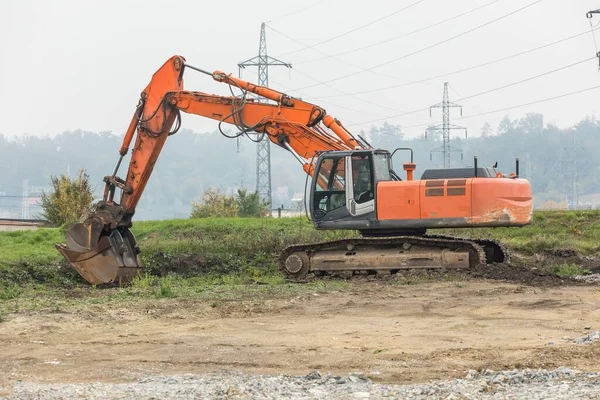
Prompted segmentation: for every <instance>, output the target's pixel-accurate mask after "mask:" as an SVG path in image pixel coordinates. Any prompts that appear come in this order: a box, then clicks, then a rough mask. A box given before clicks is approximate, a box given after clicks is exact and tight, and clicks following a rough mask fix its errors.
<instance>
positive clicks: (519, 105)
mask: <svg viewBox="0 0 600 400" xmlns="http://www.w3.org/2000/svg"><path fill="white" fill-rule="evenodd" d="M596 89H600V85H597V86H592V87H589V88H586V89H580V90H576V91H574V92H569V93H563V94H560V95H558V96H553V97H547V98H545V99H541V100H535V101H531V102H529V103H523V104H518V105H514V106H509V107H504V108H499V109H496V110H491V111H485V112H481V113H478V114H472V115H467V116H463V117H458V118H454V120H463V119H469V118H475V117H480V116H483V115H488V114H494V113H499V112H503V111H509V110H513V109H515V108H521V107H527V106H531V105H535V104H539V103H545V102H548V101H552V100H557V99H561V98H564V97H569V96H574V95H576V94H580V93H584V92H589V91H592V90H596ZM429 125H430V124H415V125H407V126H403V128H418V127H423V126H429Z"/></svg>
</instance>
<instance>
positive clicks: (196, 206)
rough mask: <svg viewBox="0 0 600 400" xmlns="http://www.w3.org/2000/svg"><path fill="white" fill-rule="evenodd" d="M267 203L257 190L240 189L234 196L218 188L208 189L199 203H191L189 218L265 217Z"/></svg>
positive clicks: (267, 210) (267, 209)
mask: <svg viewBox="0 0 600 400" xmlns="http://www.w3.org/2000/svg"><path fill="white" fill-rule="evenodd" d="M267 215H269V204H268V203H267V202H264V201H262V200H261V198H260V196H259V195H258V192H251V193H249V192H248V191H247V190H246V189H240V190H238V192H237V195H236V196H235V197H231V196H227V195H225V194H223V193H221V191H220V190H219V189H214V188H212V189H208V190H206V191H205V192H204V194H203V195H202V201H201V202H200V203H193V204H192V214H191V215H190V217H191V218H210V217H266V216H267Z"/></svg>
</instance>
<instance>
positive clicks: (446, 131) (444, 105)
mask: <svg viewBox="0 0 600 400" xmlns="http://www.w3.org/2000/svg"><path fill="white" fill-rule="evenodd" d="M434 108H441V109H442V113H443V121H442V123H441V124H438V125H435V126H430V127H429V128H427V129H426V130H425V138H427V133H428V132H429V131H432V130H434V131H439V130H440V129H441V130H442V140H443V142H442V146H440V147H438V148H435V149H433V150H431V151H430V152H429V158H430V159H432V154H433V153H440V152H441V153H444V168H450V153H453V152H454V153H460V156H461V159H462V150H461V149H457V148H456V147H452V146H450V131H451V130H453V129H464V130H465V138H466V137H467V128H465V127H463V126H458V125H454V124H451V123H450V109H451V108H460V115H461V116H462V106H461V105H458V104H456V103H452V102H451V101H450V99H449V97H448V82H444V97H443V99H442V102H441V103H437V104H434V105H432V106H431V107H429V116H430V117H431V110H432V109H434Z"/></svg>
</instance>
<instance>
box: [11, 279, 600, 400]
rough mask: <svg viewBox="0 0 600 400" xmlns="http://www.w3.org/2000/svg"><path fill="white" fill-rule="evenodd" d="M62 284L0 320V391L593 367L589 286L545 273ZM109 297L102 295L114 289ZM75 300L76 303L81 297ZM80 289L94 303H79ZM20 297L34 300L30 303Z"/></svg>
mask: <svg viewBox="0 0 600 400" xmlns="http://www.w3.org/2000/svg"><path fill="white" fill-rule="evenodd" d="M118 290H121V289H105V290H102V289H89V290H87V291H86V290H81V289H78V290H73V291H72V292H69V291H66V292H65V293H63V295H64V296H65V298H70V301H69V302H67V303H63V304H62V305H61V306H60V307H56V309H52V308H51V307H50V308H48V306H47V305H44V306H40V307H39V309H38V310H36V307H31V306H29V309H28V310H27V311H21V312H18V313H10V314H7V315H4V320H3V322H1V323H0V348H1V349H2V351H0V365H2V368H0V388H3V389H2V390H4V391H8V392H6V393H1V392H0V395H2V394H4V395H6V394H9V392H10V390H11V389H10V388H11V387H13V385H14V384H15V382H17V381H18V380H23V381H37V382H89V381H103V382H127V381H133V380H136V379H139V378H140V377H144V376H155V375H164V374H180V373H204V372H211V371H224V370H226V371H240V372H248V373H260V374H291V375H306V374H307V373H309V372H311V371H313V370H319V371H321V373H323V374H325V373H327V372H330V373H332V374H350V373H359V374H363V375H365V376H366V377H369V378H371V379H372V380H375V381H382V382H393V383H419V382H426V381H430V380H443V379H450V378H457V377H463V376H465V374H467V371H468V370H481V369H485V368H488V369H493V370H511V369H513V368H518V369H524V368H543V369H553V368H556V367H559V366H566V367H569V368H573V369H577V370H582V371H600V364H598V359H599V356H600V343H592V344H587V345H584V344H578V343H576V340H577V339H578V338H581V337H584V336H585V335H589V334H590V332H593V331H594V330H597V329H600V302H599V299H600V287H599V286H598V285H580V284H576V283H568V284H565V282H564V281H562V280H561V279H558V278H554V277H552V278H548V279H547V280H541V281H538V282H537V283H536V284H533V285H532V284H524V283H521V282H519V281H512V282H510V281H506V280H493V279H487V278H481V277H479V278H477V277H471V278H465V279H457V278H455V279H446V280H442V281H435V280H427V279H424V280H421V281H415V282H411V281H406V280H404V281H402V282H401V283H398V282H395V281H393V280H374V281H370V280H367V279H358V280H356V279H355V280H351V281H337V280H333V281H329V282H325V283H323V284H320V283H313V284H305V285H301V284H298V285H292V286H290V287H288V286H285V287H284V288H282V289H276V290H269V289H263V288H260V287H259V288H258V289H256V290H247V289H244V290H236V289H231V288H223V289H222V290H226V291H228V295H227V296H223V295H222V293H219V290H221V289H218V288H217V289H215V290H214V291H213V292H211V293H208V294H203V295H201V296H196V297H183V298H160V299H152V298H142V299H140V298H136V297H135V296H123V297H118V298H116V299H115V298H111V300H106V299H105V297H106V296H108V294H107V293H111V291H118ZM113 294H114V292H113ZM81 298H85V301H83V300H82V301H80V300H81ZM90 298H92V300H94V301H90ZM27 301H33V300H31V299H29V300H27Z"/></svg>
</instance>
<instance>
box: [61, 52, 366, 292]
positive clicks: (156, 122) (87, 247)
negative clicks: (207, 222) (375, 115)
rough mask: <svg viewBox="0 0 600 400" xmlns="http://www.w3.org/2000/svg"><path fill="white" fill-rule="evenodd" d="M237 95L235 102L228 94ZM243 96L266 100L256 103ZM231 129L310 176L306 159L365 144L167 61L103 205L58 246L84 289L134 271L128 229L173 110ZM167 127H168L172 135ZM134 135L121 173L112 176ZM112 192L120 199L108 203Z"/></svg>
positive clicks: (290, 105) (293, 106) (135, 120)
mask: <svg viewBox="0 0 600 400" xmlns="http://www.w3.org/2000/svg"><path fill="white" fill-rule="evenodd" d="M186 68H190V69H194V70H196V71H199V72H201V73H204V74H207V75H210V76H211V77H212V78H213V79H214V80H215V81H218V82H222V83H225V84H227V85H228V86H229V88H230V90H231V93H232V96H218V95H213V94H207V93H203V92H190V91H184V90H183V75H184V71H185V70H186ZM234 90H238V91H241V95H240V96H235V95H233V93H234ZM250 94H253V95H255V96H260V97H262V98H265V99H268V100H270V101H271V103H265V102H258V101H255V99H253V98H250ZM181 111H183V112H185V113H189V114H195V115H199V116H202V117H205V118H210V119H214V120H216V121H219V129H221V128H220V126H221V124H222V123H227V124H231V125H235V126H236V127H237V128H238V129H239V133H238V134H237V135H234V136H228V135H227V134H225V133H224V132H223V131H222V133H224V135H226V136H228V137H236V136H239V135H242V134H250V133H257V134H258V135H259V137H260V138H261V139H262V140H265V139H268V140H270V141H271V142H272V143H274V144H275V145H277V146H279V147H282V148H284V149H286V150H288V151H290V152H291V153H292V154H293V155H294V157H295V158H296V159H297V160H298V161H299V162H301V163H302V166H303V169H304V171H305V172H306V173H307V174H309V175H313V171H314V165H313V164H312V160H313V159H314V157H315V156H316V155H317V154H319V153H320V152H324V151H331V150H352V149H360V148H366V146H365V145H364V144H363V143H361V142H360V141H359V140H357V139H356V138H355V137H354V136H352V134H350V133H349V132H348V131H347V130H346V129H345V128H344V127H343V125H342V124H341V123H340V122H339V121H338V120H337V119H335V118H333V117H332V116H330V115H327V113H326V112H325V110H324V109H322V108H321V107H319V106H316V105H314V104H311V103H308V102H305V101H302V100H300V99H296V98H293V97H290V96H288V95H286V94H285V93H281V92H278V91H275V90H273V89H270V88H267V87H261V86H257V85H254V84H252V83H250V82H246V81H243V80H241V79H238V78H234V77H232V76H231V75H227V74H225V73H223V72H220V71H215V72H213V73H209V72H206V71H204V70H201V69H199V68H196V67H192V66H190V65H187V64H186V62H185V59H184V58H183V57H181V56H174V57H171V58H170V59H169V60H168V61H167V62H166V63H165V64H164V65H163V66H162V67H161V68H160V69H159V70H158V71H156V73H154V75H153V76H152V80H151V81H150V83H149V84H148V86H147V87H146V88H145V89H144V91H143V92H142V93H141V96H140V101H139V104H138V106H137V108H136V110H135V112H134V114H133V117H132V119H131V122H130V123H129V127H128V129H127V131H126V133H125V136H124V138H123V144H122V146H121V148H120V149H119V155H120V157H119V160H118V162H117V166H116V168H115V169H114V172H113V174H112V175H109V176H106V177H105V178H104V182H105V190H104V195H103V199H102V200H101V201H100V202H98V203H97V204H96V206H95V207H94V210H93V211H92V212H90V213H89V215H88V216H87V217H86V219H85V221H84V222H82V223H78V224H75V225H73V226H72V227H71V228H70V229H69V230H68V231H67V237H66V245H65V244H59V245H57V248H58V250H59V251H60V252H61V253H62V254H63V255H64V256H65V258H66V259H67V260H68V261H70V262H71V264H72V265H73V266H74V267H75V269H76V270H77V271H78V272H79V273H80V274H81V275H82V276H83V277H84V279H86V280H87V281H88V282H90V283H92V284H100V283H110V282H115V281H119V280H129V279H131V278H132V277H133V276H135V275H137V274H138V273H139V270H140V269H141V267H142V264H141V259H140V257H139V254H140V250H139V248H138V246H137V243H136V240H135V238H134V236H133V234H132V233H131V231H130V230H129V228H130V227H131V226H132V217H133V215H134V213H135V209H136V206H137V203H138V202H139V200H140V198H141V196H142V194H143V192H144V188H145V187H146V184H147V183H148V180H149V179H150V176H151V174H152V170H153V169H154V165H155V164H156V162H157V160H158V157H159V156H160V152H161V150H162V148H163V146H164V144H165V142H166V140H167V137H168V136H170V135H171V134H173V133H175V132H176V131H177V130H178V129H179V127H180V123H181V117H180V112H181ZM173 125H176V128H175V129H174V130H173V131H172V130H171V129H172V128H173ZM134 137H135V142H134V144H133V149H132V153H131V159H130V161H129V168H128V171H127V175H126V176H125V177H124V178H120V177H119V176H117V173H118V170H119V167H120V165H121V163H122V161H123V159H124V157H125V156H126V155H127V154H128V153H129V149H130V146H131V143H132V142H133V140H134ZM117 190H118V191H120V194H121V197H120V201H119V202H117V201H116V200H115V195H116V192H117Z"/></svg>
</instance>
